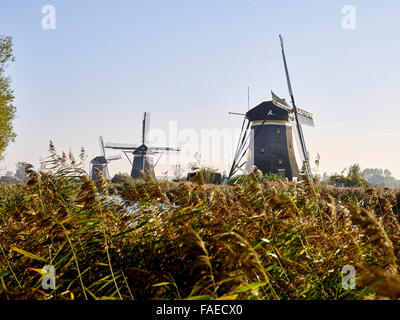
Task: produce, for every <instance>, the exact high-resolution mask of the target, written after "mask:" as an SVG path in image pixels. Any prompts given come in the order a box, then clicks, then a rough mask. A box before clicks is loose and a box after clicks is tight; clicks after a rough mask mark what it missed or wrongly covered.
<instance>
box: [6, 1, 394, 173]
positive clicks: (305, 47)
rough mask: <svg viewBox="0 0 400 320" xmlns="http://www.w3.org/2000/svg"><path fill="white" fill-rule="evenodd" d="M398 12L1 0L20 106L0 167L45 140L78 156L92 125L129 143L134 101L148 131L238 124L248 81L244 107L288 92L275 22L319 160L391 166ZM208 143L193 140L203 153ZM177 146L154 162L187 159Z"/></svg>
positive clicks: (324, 6)
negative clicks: (51, 17)
mask: <svg viewBox="0 0 400 320" xmlns="http://www.w3.org/2000/svg"><path fill="white" fill-rule="evenodd" d="M45 5H52V6H54V8H55V9H56V29H55V30H45V29H43V28H42V18H43V17H44V14H42V13H41V11H42V7H43V6H45ZM345 5H352V6H354V8H355V9H356V21H355V23H356V25H355V27H356V28H355V29H344V28H343V27H342V19H343V18H344V16H345V14H343V13H342V8H343V7H344V6H345ZM399 16H400V2H399V1H398V0H397V1H396V0H383V1H372V0H371V1H369V0H352V1H347V0H343V1H337V0H329V1H321V0H307V1H305V0H304V1H289V0H286V1H285V0H279V1H278V0H276V1H272V0H213V1H211V0H201V1H200V0H198V1H190V0H168V1H164V0H159V1H153V0H146V1H135V0H131V1H100V0H96V1H94V0H93V1H92V0H85V1H82V0H80V1H78V0H69V1H65V0H64V1H52V0H47V1H36V0H29V1H28V0H26V1H23V0H17V1H16V0H0V34H4V35H8V36H12V37H13V39H14V44H15V46H14V52H15V56H16V62H15V63H13V64H12V65H11V66H10V67H9V69H8V70H7V72H8V73H9V75H10V76H11V78H12V80H13V89H14V92H15V96H16V100H15V104H16V106H17V110H18V111H17V118H16V120H15V122H14V123H15V131H16V133H17V135H18V136H17V139H16V142H15V143H13V144H12V145H11V146H10V147H9V148H8V149H7V152H6V158H5V160H4V161H3V162H2V163H0V167H3V168H4V167H7V170H12V171H14V170H15V166H14V164H15V163H16V162H17V161H27V162H31V163H32V164H34V165H38V163H39V158H40V157H45V156H47V155H48V151H47V149H48V143H49V140H52V141H53V142H54V144H55V146H56V149H57V150H59V151H63V150H64V151H68V150H69V149H71V150H72V151H73V152H74V153H75V154H76V155H78V153H79V150H80V147H81V146H82V147H84V148H85V149H86V151H87V155H88V162H89V160H90V159H91V158H93V157H94V156H97V155H99V144H98V137H99V136H100V135H103V136H104V138H105V140H106V141H113V142H127V143H137V142H139V139H140V134H141V116H142V112H143V111H149V112H150V113H151V127H152V128H153V129H156V130H159V131H158V132H160V130H163V131H164V132H167V133H168V127H169V126H171V123H169V122H168V121H174V122H173V123H172V124H174V123H176V125H177V130H178V132H182V130H186V131H183V132H184V133H185V132H186V133H188V132H190V129H193V130H195V132H200V130H201V129H216V130H220V131H221V130H223V129H230V130H235V129H236V130H237V129H240V125H241V119H240V118H238V117H234V116H229V115H228V111H236V112H245V111H246V110H247V87H248V86H250V87H251V99H250V100H251V106H255V105H257V104H258V103H260V102H262V101H264V100H270V93H269V92H270V90H274V91H275V92H276V93H277V94H278V95H280V96H282V97H286V98H288V93H287V87H286V80H285V76H284V71H283V64H282V58H281V52H280V45H279V39H278V35H279V33H282V34H283V36H284V38H285V45H286V51H287V52H286V53H287V58H288V64H289V68H290V73H291V77H292V82H293V89H294V93H295V97H296V101H297V104H298V106H299V107H301V108H303V109H306V110H308V111H310V112H312V113H313V114H314V119H315V123H316V126H317V127H316V128H305V129H304V130H305V137H306V143H307V146H308V149H309V150H310V152H311V156H312V158H313V157H314V156H315V154H316V153H319V154H320V156H321V160H320V163H321V164H320V168H319V172H321V173H322V172H325V171H326V172H329V173H332V172H340V171H341V170H342V169H343V168H345V167H348V166H349V165H351V164H352V163H354V162H358V163H359V164H360V165H361V166H362V167H363V168H366V167H373V168H375V167H378V168H387V169H389V170H391V171H392V173H393V174H394V175H395V176H396V177H398V178H400V165H399V158H400V143H399V138H400V124H399V119H400V108H399V102H397V100H398V97H397V95H398V91H399V85H400V77H399V62H398V61H399V57H400V42H399V40H398V34H399V31H400V19H399V18H398V17H399ZM221 132H222V131H221ZM183 135H185V134H183ZM168 138H169V139H170V143H169V144H170V146H175V145H176V144H177V143H178V144H183V145H182V147H183V148H185V146H186V147H187V148H189V147H188V143H186V144H185V143H180V140H179V138H178V141H177V140H176V139H175V140H174V139H173V138H171V137H168ZM211 140H212V139H211ZM236 142H237V141H234V143H236ZM154 143H155V144H157V145H162V144H163V143H164V141H155V142H154ZM164 144H168V141H165V143H164ZM190 145H192V146H193V143H191V142H190ZM215 148H218V146H217V147H214V149H215ZM232 149H233V146H232V147H231V146H230V145H229V144H225V146H224V150H223V151H222V153H223V155H224V160H223V161H220V162H219V163H218V161H216V162H212V161H211V165H213V166H214V167H218V168H220V169H222V170H223V169H225V170H228V167H229V162H230V161H231V160H232ZM187 150H190V152H192V150H191V149H190V148H189V149H187ZM213 152H215V150H214V151H212V150H211V151H209V152H208V151H204V150H203V152H202V158H203V161H204V163H205V164H207V163H208V159H209V156H210V153H213ZM116 153H117V152H112V151H111V152H110V153H109V154H110V155H111V154H116ZM187 153H188V152H186V153H183V154H182V155H180V156H176V155H172V156H171V157H169V158H166V159H169V164H168V165H163V166H159V167H158V168H157V171H156V172H157V174H160V173H161V171H162V170H166V169H168V168H169V169H170V165H171V164H174V163H177V162H180V163H181V164H182V165H185V164H186V163H187V162H188V161H190V160H191V157H192V156H193V155H190V154H187ZM129 170H130V166H129V162H128V160H126V159H121V160H119V161H116V162H113V163H111V164H110V171H111V173H116V172H118V171H129ZM170 172H171V171H170Z"/></svg>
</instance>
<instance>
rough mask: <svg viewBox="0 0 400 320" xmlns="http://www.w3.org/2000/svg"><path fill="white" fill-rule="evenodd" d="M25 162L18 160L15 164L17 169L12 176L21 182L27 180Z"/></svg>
mask: <svg viewBox="0 0 400 320" xmlns="http://www.w3.org/2000/svg"><path fill="white" fill-rule="evenodd" d="M26 165H27V163H26V162H18V163H17V164H16V165H15V166H16V167H17V170H16V171H15V175H14V177H15V178H16V179H17V180H18V181H21V182H27V181H28V174H27V173H26V170H25V168H26Z"/></svg>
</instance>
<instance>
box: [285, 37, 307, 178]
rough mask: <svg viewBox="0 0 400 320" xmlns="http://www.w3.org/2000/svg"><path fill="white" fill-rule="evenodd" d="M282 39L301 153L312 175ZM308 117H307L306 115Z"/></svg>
mask: <svg viewBox="0 0 400 320" xmlns="http://www.w3.org/2000/svg"><path fill="white" fill-rule="evenodd" d="M279 38H280V41H281V48H282V57H283V64H284V67H285V73H286V80H287V84H288V89H289V94H290V98H291V99H292V105H293V113H294V116H295V120H296V127H297V130H295V131H297V134H298V137H299V140H300V145H301V151H302V152H300V154H302V157H303V158H304V160H303V161H304V162H303V164H304V165H305V167H306V170H307V173H308V174H309V175H311V167H310V163H309V162H308V154H307V149H306V143H305V141H304V136H303V130H302V128H301V123H300V121H299V115H300V114H299V112H298V110H297V108H296V103H295V101H294V95H293V90H292V84H291V82H290V76H289V69H288V66H287V62H286V56H285V48H284V46H283V38H282V36H281V35H279ZM305 118H307V117H305Z"/></svg>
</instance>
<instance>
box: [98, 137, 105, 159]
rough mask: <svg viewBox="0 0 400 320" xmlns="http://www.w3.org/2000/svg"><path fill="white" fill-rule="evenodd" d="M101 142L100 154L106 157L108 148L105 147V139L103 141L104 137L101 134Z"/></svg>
mask: <svg viewBox="0 0 400 320" xmlns="http://www.w3.org/2000/svg"><path fill="white" fill-rule="evenodd" d="M99 143H100V154H101V155H102V156H103V157H105V156H106V150H105V149H104V141H103V137H102V136H100V137H99Z"/></svg>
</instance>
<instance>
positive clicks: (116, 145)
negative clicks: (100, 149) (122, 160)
mask: <svg viewBox="0 0 400 320" xmlns="http://www.w3.org/2000/svg"><path fill="white" fill-rule="evenodd" d="M104 148H106V149H114V150H127V151H128V150H135V149H136V148H137V145H135V144H128V143H110V142H106V143H105V144H104Z"/></svg>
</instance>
